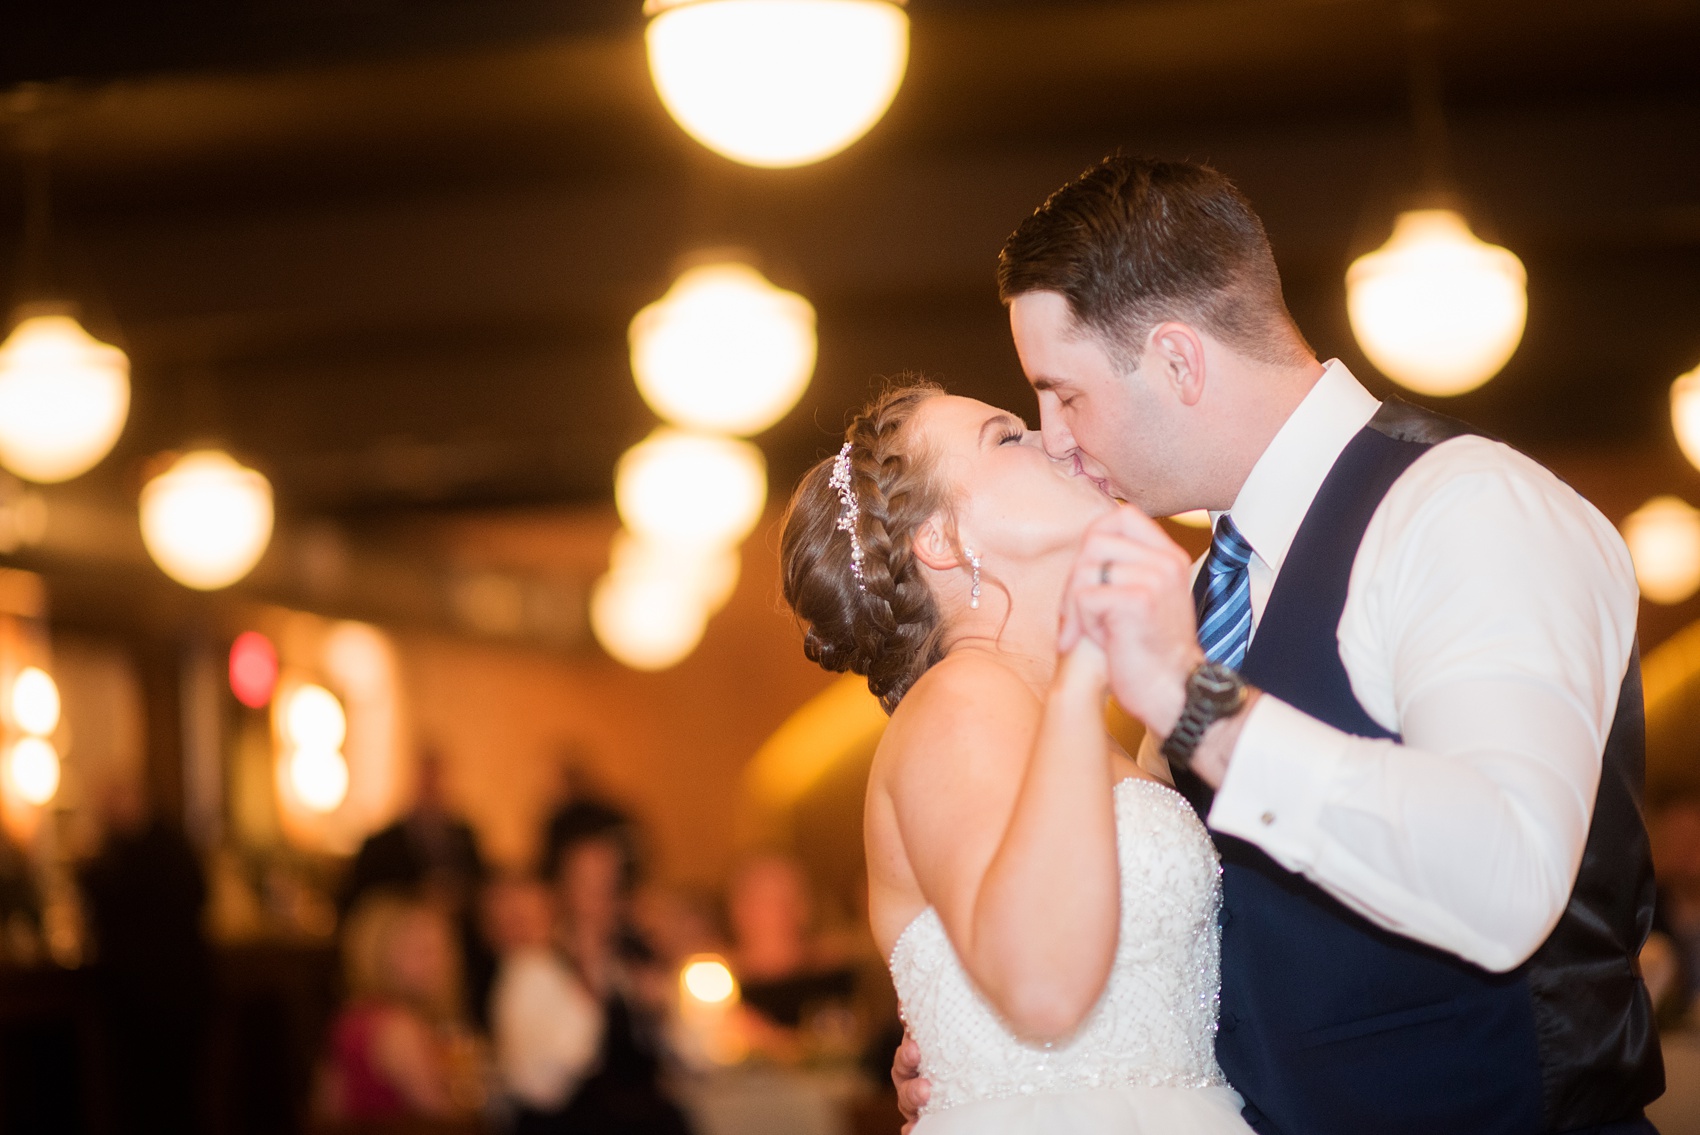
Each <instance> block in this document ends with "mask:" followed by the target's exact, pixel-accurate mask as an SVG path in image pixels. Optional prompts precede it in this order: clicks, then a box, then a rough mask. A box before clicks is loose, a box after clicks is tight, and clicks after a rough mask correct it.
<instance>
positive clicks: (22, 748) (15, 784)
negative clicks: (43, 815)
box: [6, 737, 59, 808]
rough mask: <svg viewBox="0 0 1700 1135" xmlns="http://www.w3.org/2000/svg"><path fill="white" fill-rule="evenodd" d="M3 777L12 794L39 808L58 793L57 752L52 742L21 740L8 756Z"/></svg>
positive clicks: (27, 738) (28, 738)
mask: <svg viewBox="0 0 1700 1135" xmlns="http://www.w3.org/2000/svg"><path fill="white" fill-rule="evenodd" d="M6 776H7V778H8V779H9V780H10V781H11V782H12V790H13V791H14V792H16V793H17V794H18V795H19V796H20V797H22V798H23V799H24V800H25V801H27V802H29V803H31V804H34V805H35V806H36V807H38V808H39V807H41V806H42V805H44V804H46V803H47V802H48V801H49V800H51V799H53V794H54V793H56V792H58V791H59V750H57V749H55V748H54V747H53V743H52V742H51V741H46V740H43V739H42V738H40V737H24V738H22V739H20V740H19V741H18V742H17V743H16V744H14V745H13V746H12V751H11V752H10V753H9V754H7V757H6Z"/></svg>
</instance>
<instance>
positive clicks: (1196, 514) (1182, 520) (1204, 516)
mask: <svg viewBox="0 0 1700 1135" xmlns="http://www.w3.org/2000/svg"><path fill="white" fill-rule="evenodd" d="M1169 519H1170V520H1172V521H1174V522H1175V523H1176V524H1179V525H1183V526H1184V527H1187V528H1208V527H1210V510H1209V509H1205V508H1195V509H1192V510H1191V511H1190V512H1177V513H1175V515H1173V516H1171V517H1169Z"/></svg>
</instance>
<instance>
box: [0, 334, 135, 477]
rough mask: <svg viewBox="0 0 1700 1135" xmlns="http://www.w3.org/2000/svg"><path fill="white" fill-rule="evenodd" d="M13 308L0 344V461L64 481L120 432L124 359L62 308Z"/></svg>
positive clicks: (125, 405)
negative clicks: (13, 320)
mask: <svg viewBox="0 0 1700 1135" xmlns="http://www.w3.org/2000/svg"><path fill="white" fill-rule="evenodd" d="M19 315H20V316H21V318H20V319H19V322H18V323H17V325H16V327H14V328H13V330H12V334H11V335H10V336H8V337H7V339H6V341H5V343H4V344H0V465H4V466H5V467H6V468H7V469H9V470H11V471H12V472H13V473H16V474H17V475H18V476H20V477H22V478H23V479H24V480H26V481H36V482H40V483H43V484H51V483H53V482H57V481H68V480H70V479H71V478H72V477H76V476H80V475H81V474H83V473H86V472H88V471H89V470H90V469H92V468H94V466H95V465H97V464H98V463H99V462H100V460H101V458H103V457H105V456H106V455H107V454H108V453H110V452H112V446H113V445H114V444H115V443H116V442H117V441H118V435H119V434H120V433H122V432H123V430H124V419H125V418H126V417H127V416H128V415H129V412H130V360H129V359H128V358H126V357H125V355H124V352H123V351H121V350H119V349H118V348H117V347H114V346H111V345H109V344H107V343H102V342H100V341H99V340H97V339H95V338H94V337H93V336H91V335H90V334H89V333H88V332H87V331H84V330H83V327H82V325H81V324H80V323H78V322H77V321H76V320H75V319H73V318H72V317H71V316H70V315H69V314H68V313H65V312H58V311H55V312H52V313H47V314H31V313H30V312H29V310H28V309H26V310H24V311H20V312H19Z"/></svg>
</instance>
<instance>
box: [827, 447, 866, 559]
mask: <svg viewBox="0 0 1700 1135" xmlns="http://www.w3.org/2000/svg"><path fill="white" fill-rule="evenodd" d="M850 446H851V443H850V442H848V441H847V442H845V443H844V448H843V449H840V450H839V451H838V456H837V457H835V458H833V459H832V477H831V478H830V479H829V480H828V481H827V484H829V485H831V486H832V487H833V488H835V489H837V490H838V500H839V502H840V503H841V505H842V507H841V508H840V509H839V510H838V524H837V525H836V527H837V528H838V530H839V531H840V532H843V533H846V534H847V535H848V536H849V537H850V574H851V575H853V576H855V577H856V590H857V591H866V590H867V589H868V585H867V583H866V582H865V581H864V580H863V579H862V540H861V537H859V536H857V535H856V525H857V522H858V521H860V520H861V518H862V506H861V505H859V504H857V503H856V490H855V489H853V488H851V487H850Z"/></svg>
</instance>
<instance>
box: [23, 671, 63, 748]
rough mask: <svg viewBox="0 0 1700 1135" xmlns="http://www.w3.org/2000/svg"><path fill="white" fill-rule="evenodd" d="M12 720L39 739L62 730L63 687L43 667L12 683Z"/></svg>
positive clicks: (26, 672) (28, 672) (26, 673)
mask: <svg viewBox="0 0 1700 1135" xmlns="http://www.w3.org/2000/svg"><path fill="white" fill-rule="evenodd" d="M12 720H13V721H14V722H16V723H17V726H18V728H19V729H22V730H23V731H24V732H25V733H28V734H31V735H32V736H36V737H46V736H48V735H49V734H50V733H52V732H53V731H54V730H55V729H57V728H59V686H58V684H57V683H55V682H54V681H53V678H52V676H51V675H49V674H48V673H47V671H45V670H43V669H42V668H41V667H39V666H29V667H26V668H25V669H24V670H22V671H20V672H19V674H18V676H17V677H16V678H14V679H12Z"/></svg>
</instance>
